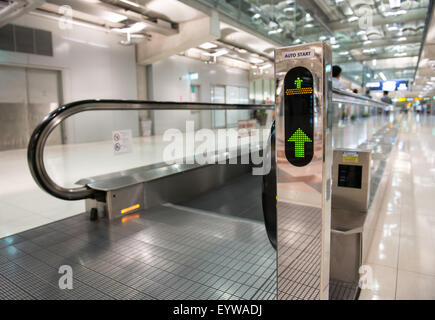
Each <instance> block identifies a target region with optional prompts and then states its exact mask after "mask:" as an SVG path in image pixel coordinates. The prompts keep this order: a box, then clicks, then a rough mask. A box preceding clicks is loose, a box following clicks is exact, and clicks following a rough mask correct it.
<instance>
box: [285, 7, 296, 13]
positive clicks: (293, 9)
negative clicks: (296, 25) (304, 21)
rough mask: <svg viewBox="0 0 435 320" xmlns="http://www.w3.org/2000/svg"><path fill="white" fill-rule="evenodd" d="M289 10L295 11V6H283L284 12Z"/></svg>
mask: <svg viewBox="0 0 435 320" xmlns="http://www.w3.org/2000/svg"><path fill="white" fill-rule="evenodd" d="M289 11H295V8H294V7H287V8H284V12H289Z"/></svg>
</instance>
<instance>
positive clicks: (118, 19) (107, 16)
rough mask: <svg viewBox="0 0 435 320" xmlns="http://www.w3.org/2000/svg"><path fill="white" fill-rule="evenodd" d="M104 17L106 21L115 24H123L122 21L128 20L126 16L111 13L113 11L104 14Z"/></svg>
mask: <svg viewBox="0 0 435 320" xmlns="http://www.w3.org/2000/svg"><path fill="white" fill-rule="evenodd" d="M103 17H104V19H105V20H108V21H110V22H114V23H118V22H121V21H123V20H125V19H127V17H126V16H124V15H122V14H118V13H115V12H111V11H106V12H105V13H104V16H103Z"/></svg>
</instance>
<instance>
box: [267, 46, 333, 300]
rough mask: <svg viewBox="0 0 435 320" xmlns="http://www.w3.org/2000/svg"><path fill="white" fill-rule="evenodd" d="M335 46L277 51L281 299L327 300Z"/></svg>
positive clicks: (296, 47)
mask: <svg viewBox="0 0 435 320" xmlns="http://www.w3.org/2000/svg"><path fill="white" fill-rule="evenodd" d="M330 71H331V48H330V46H329V45H328V44H327V43H326V42H319V43H311V44H304V45H299V46H293V47H287V48H280V49H277V50H276V51H275V76H276V161H277V162H276V163H277V169H276V174H277V225H278V227H277V229H278V230H277V233H278V241H277V242H278V299H284V300H285V299H328V287H329V247H330V224H331V200H330V199H331V164H332V140H331V127H330V125H328V121H327V118H328V116H327V115H328V102H329V101H330V97H329V95H330V94H331V90H332V87H331V81H330V79H331V75H330Z"/></svg>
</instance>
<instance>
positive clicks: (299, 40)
mask: <svg viewBox="0 0 435 320" xmlns="http://www.w3.org/2000/svg"><path fill="white" fill-rule="evenodd" d="M300 42H301V39H299V38H297V39H296V40H295V41H293V43H300Z"/></svg>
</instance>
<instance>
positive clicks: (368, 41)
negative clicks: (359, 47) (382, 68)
mask: <svg viewBox="0 0 435 320" xmlns="http://www.w3.org/2000/svg"><path fill="white" fill-rule="evenodd" d="M370 43H372V42H371V41H370V40H366V41H364V42H363V44H370Z"/></svg>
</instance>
